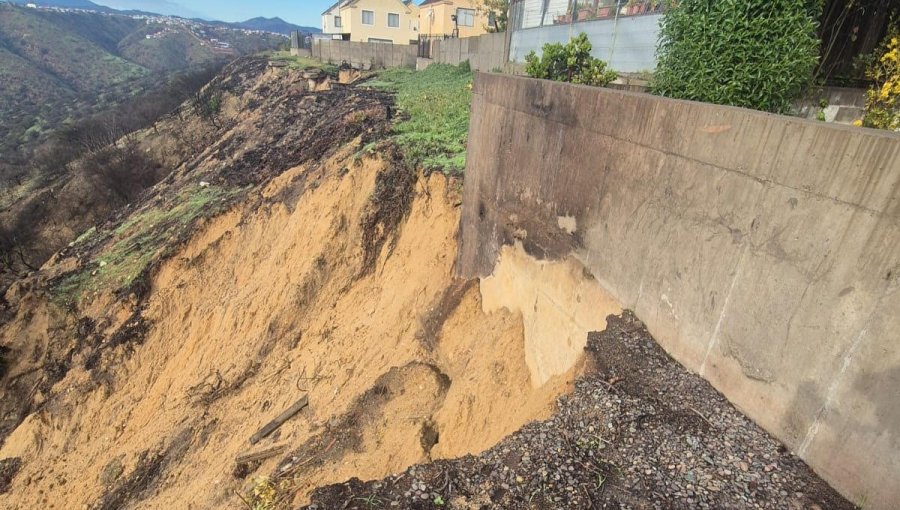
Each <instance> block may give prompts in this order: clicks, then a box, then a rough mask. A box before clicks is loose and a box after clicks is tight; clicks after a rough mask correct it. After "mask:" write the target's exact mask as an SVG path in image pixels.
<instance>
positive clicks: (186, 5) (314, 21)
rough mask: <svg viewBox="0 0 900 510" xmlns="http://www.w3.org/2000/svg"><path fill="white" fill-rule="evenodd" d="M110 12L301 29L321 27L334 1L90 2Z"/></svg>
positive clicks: (124, 0)
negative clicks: (274, 21)
mask: <svg viewBox="0 0 900 510" xmlns="http://www.w3.org/2000/svg"><path fill="white" fill-rule="evenodd" d="M93 1H94V3H97V4H100V5H106V6H108V7H112V8H114V9H140V10H142V11H148V12H157V13H160V14H173V15H176V16H185V17H190V18H204V19H216V20H221V21H244V20H247V19H250V18H255V17H257V16H264V17H266V18H272V17H275V16H278V17H279V18H281V19H283V20H285V21H288V22H290V23H294V24H297V25H303V26H312V27H318V26H320V25H321V24H322V17H321V15H322V11H324V10H325V9H327V8H328V6H329V5H331V4H332V3H334V0H93Z"/></svg>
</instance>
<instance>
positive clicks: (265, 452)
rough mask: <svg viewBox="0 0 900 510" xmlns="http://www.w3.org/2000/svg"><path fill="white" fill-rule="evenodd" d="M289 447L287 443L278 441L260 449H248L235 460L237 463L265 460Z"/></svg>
mask: <svg viewBox="0 0 900 510" xmlns="http://www.w3.org/2000/svg"><path fill="white" fill-rule="evenodd" d="M287 447H288V444H287V443H278V444H273V445H272V446H267V447H265V448H262V449H260V450H251V451H247V452H244V453H242V454H240V455H238V456H237V457H235V458H234V462H235V463H236V464H249V463H250V462H256V461H258V460H265V459H268V458H269V457H274V456H276V455H278V454H280V453H283V452H284V451H285V450H287Z"/></svg>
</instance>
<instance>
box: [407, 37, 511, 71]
mask: <svg viewBox="0 0 900 510" xmlns="http://www.w3.org/2000/svg"><path fill="white" fill-rule="evenodd" d="M430 44H431V61H432V62H437V63H440V64H451V65H458V64H461V63H462V62H465V61H466V60H468V61H469V65H470V66H471V67H472V70H473V71H482V72H489V71H493V70H495V69H500V70H503V69H504V68H505V66H506V34H505V33H500V34H484V35H480V36H478V37H466V38H463V39H447V40H443V41H431V43H430ZM420 67H421V66H420Z"/></svg>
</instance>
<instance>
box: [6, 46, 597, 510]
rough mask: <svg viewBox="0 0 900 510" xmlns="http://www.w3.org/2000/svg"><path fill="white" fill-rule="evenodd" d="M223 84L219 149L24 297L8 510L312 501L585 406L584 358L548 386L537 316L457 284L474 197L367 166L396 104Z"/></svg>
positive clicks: (398, 162) (13, 327) (263, 77)
mask: <svg viewBox="0 0 900 510" xmlns="http://www.w3.org/2000/svg"><path fill="white" fill-rule="evenodd" d="M229 72H230V74H226V75H225V76H224V77H223V78H222V79H221V80H220V81H219V86H221V87H222V90H223V91H224V98H223V101H224V108H223V116H224V117H223V119H220V120H218V121H217V122H218V126H214V127H213V128H211V129H212V131H210V132H215V133H217V138H216V141H213V143H212V144H211V145H210V146H209V148H207V149H204V150H203V151H202V152H200V153H198V154H196V155H195V156H193V157H189V158H187V159H186V160H185V161H183V162H182V163H180V165H179V167H178V168H177V169H176V170H175V171H174V172H173V173H172V174H171V176H170V177H169V178H167V179H166V180H164V181H163V182H162V183H160V184H158V185H157V186H156V187H155V188H154V191H153V193H151V194H150V195H149V196H146V197H145V198H144V199H143V200H142V201H141V202H140V203H138V204H136V205H135V206H134V207H132V208H130V209H129V210H127V211H126V212H124V213H122V214H120V215H119V216H117V217H116V218H114V219H113V220H112V221H111V222H110V223H109V224H106V225H104V226H102V227H101V228H99V229H97V231H96V232H94V233H90V234H89V235H87V237H86V238H85V239H83V240H81V241H79V243H77V244H76V245H75V246H73V247H71V248H69V249H67V250H64V251H63V252H62V253H61V254H59V255H57V256H56V257H55V258H54V259H53V260H52V261H51V262H50V263H49V264H48V266H47V267H46V268H45V269H44V271H42V272H40V273H38V274H37V275H35V276H34V277H33V278H30V279H28V280H26V281H25V282H23V283H22V284H20V285H17V286H15V287H14V288H13V289H12V290H11V291H10V293H9V294H8V299H9V300H10V302H11V303H12V304H13V306H14V307H15V312H16V313H15V316H14V317H13V318H12V319H11V320H10V321H8V323H7V324H5V326H4V327H3V329H2V331H0V345H3V346H4V347H6V348H8V349H9V352H8V353H7V359H8V360H9V361H8V366H7V369H6V373H5V374H4V375H3V376H2V377H3V378H2V380H0V382H2V388H3V389H2V391H3V395H2V396H3V402H4V405H3V409H2V411H3V413H4V415H3V420H4V421H3V424H4V427H5V428H4V430H5V431H6V432H8V435H6V437H5V440H4V441H3V444H2V448H0V459H17V460H14V461H9V462H8V463H6V464H4V465H3V466H4V469H3V479H2V480H0V482H3V483H0V489H6V490H5V494H2V495H0V506H10V507H18V508H28V507H39V508H81V507H82V506H83V505H87V506H88V507H89V508H129V507H140V508H213V507H215V508H239V507H241V506H242V503H241V499H240V498H241V497H248V496H246V494H248V493H249V492H252V490H251V489H252V488H253V487H256V488H257V492H260V488H263V489H266V490H268V489H271V490H272V491H273V494H274V495H273V498H275V499H277V500H278V504H280V505H285V506H291V505H293V506H296V505H299V504H303V503H306V502H308V495H309V493H310V491H311V490H312V489H314V488H316V487H319V486H322V485H327V484H330V483H337V482H342V481H344V480H347V479H349V478H351V477H354V476H356V477H361V478H364V479H371V478H380V477H383V476H386V475H389V474H392V473H398V472H401V471H403V470H404V469H406V468H408V467H409V466H411V465H413V464H415V463H419V462H423V461H430V460H434V459H442V458H452V457H457V456H460V455H465V454H469V453H479V452H481V451H484V450H485V449H487V448H489V447H490V446H491V445H493V444H495V443H496V442H497V441H499V440H500V439H501V438H503V437H504V436H506V435H508V434H510V433H511V432H513V431H515V430H516V429H518V428H519V427H521V426H522V425H524V424H525V423H527V422H529V421H530V420H532V419H535V418H545V417H547V416H549V414H550V412H551V410H552V406H553V402H554V400H555V398H556V397H557V396H558V395H559V394H560V393H563V392H565V391H567V390H568V389H569V388H570V383H571V381H572V380H573V379H574V377H575V375H576V374H577V372H578V370H579V364H578V363H574V364H573V366H571V367H570V368H569V369H568V370H567V371H564V373H560V374H558V375H554V376H553V377H550V378H548V379H547V380H545V381H544V380H542V381H541V384H536V382H535V380H533V377H532V373H531V372H530V370H529V366H528V363H527V362H526V360H527V359H528V357H529V356H528V355H527V353H526V344H525V342H524V341H523V334H524V327H525V326H524V324H523V321H522V316H521V314H518V313H512V312H509V311H508V310H505V309H499V310H496V311H493V312H489V313H487V312H485V311H483V307H482V303H481V295H480V292H479V288H478V286H477V285H475V284H473V283H472V282H463V281H457V280H454V278H453V276H452V265H453V260H454V259H455V250H456V241H455V238H456V231H457V226H458V221H459V217H458V209H457V206H456V204H458V200H459V199H458V194H459V186H460V183H458V182H456V181H450V180H448V179H447V178H445V177H443V176H440V175H432V176H430V177H427V178H426V177H421V176H420V177H415V175H414V174H412V173H410V170H409V169H408V168H406V166H405V165H404V163H403V162H402V159H401V158H400V157H399V156H398V155H396V154H394V153H393V152H391V151H389V150H388V151H386V152H378V153H376V154H373V155H367V156H363V155H361V153H360V152H359V149H360V148H361V147H362V146H363V145H366V144H368V143H369V142H370V141H372V140H373V139H377V137H378V136H379V134H380V133H383V130H384V129H386V128H387V127H388V126H389V121H390V117H391V101H390V97H389V96H387V95H386V94H383V93H380V92H374V91H365V90H360V89H355V88H343V87H334V88H333V89H332V90H328V91H323V92H317V93H310V92H308V91H306V90H304V88H303V87H302V83H300V80H299V78H297V77H295V76H294V75H292V74H291V72H290V71H284V70H273V69H267V68H266V67H265V63H264V62H258V61H254V60H253V59H249V60H245V61H244V64H242V65H241V66H238V67H234V68H232V69H231V70H230V71H229ZM285 73H287V74H285ZM194 122H199V120H197V119H194ZM192 143H194V141H193V140H191V139H189V138H186V137H185V138H182V139H175V138H172V137H168V138H166V137H160V138H152V137H149V136H148V141H147V148H148V149H149V150H151V151H153V150H157V151H160V152H161V153H165V152H166V151H167V150H170V149H166V147H169V148H172V147H175V148H177V147H184V146H186V145H187V146H189V145H191V144H192ZM303 395H306V396H308V399H309V406H308V407H307V408H305V409H303V410H302V411H301V412H300V413H298V414H297V415H296V416H294V417H293V418H291V419H289V420H288V421H287V422H286V423H285V424H284V425H282V426H281V427H280V428H279V429H278V430H277V431H276V432H275V433H274V434H272V435H270V436H269V437H267V438H264V439H263V440H261V441H260V442H259V443H258V444H257V445H255V446H254V447H253V448H266V447H269V446H273V445H276V446H280V447H282V448H283V449H284V451H283V453H282V454H281V455H279V456H277V457H272V458H269V459H266V460H264V461H262V462H261V463H260V462H255V463H250V464H247V465H241V466H236V465H235V462H234V458H235V457H236V456H237V455H239V454H241V453H243V452H245V451H247V450H248V449H250V448H251V445H250V443H249V441H248V439H249V438H250V437H251V435H253V434H254V432H256V431H257V430H258V429H259V428H260V427H261V426H262V425H264V424H265V423H267V422H268V421H270V420H271V419H272V418H274V417H275V416H277V415H278V414H280V413H281V412H282V411H283V410H284V409H285V408H287V407H289V406H290V405H291V404H292V403H294V402H295V401H297V399H298V398H300V397H301V396H303ZM260 476H269V477H270V480H271V482H270V483H267V484H266V483H262V484H261V483H260V482H258V481H257V478H258V477H260ZM262 492H265V491H262ZM238 494H241V495H242V496H238Z"/></svg>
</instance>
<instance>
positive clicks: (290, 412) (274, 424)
mask: <svg viewBox="0 0 900 510" xmlns="http://www.w3.org/2000/svg"><path fill="white" fill-rule="evenodd" d="M307 405H309V396H308V395H303V398H301V399H300V400H298V401H296V402H294V405H292V406H291V407H288V408H287V409H286V410H285V411H284V412H283V413H281V414H279V415H278V417H276V418H275V419H274V420H272V421H270V422H269V423H267V424H266V425H265V426H264V427H263V428H261V429H259V430H258V431H257V432H256V434H253V435H252V436H251V437H250V444H256V443H258V442H259V440H260V439H262V438H264V437H266V436H268V435H269V434H271V433H272V432H275V430H277V429H278V427H280V426H282V425H283V424H284V422H286V421H288V420H290V419H291V417H292V416H294V415H295V414H297V413H299V412H300V410H301V409H303V408H304V407H306V406H307Z"/></svg>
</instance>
